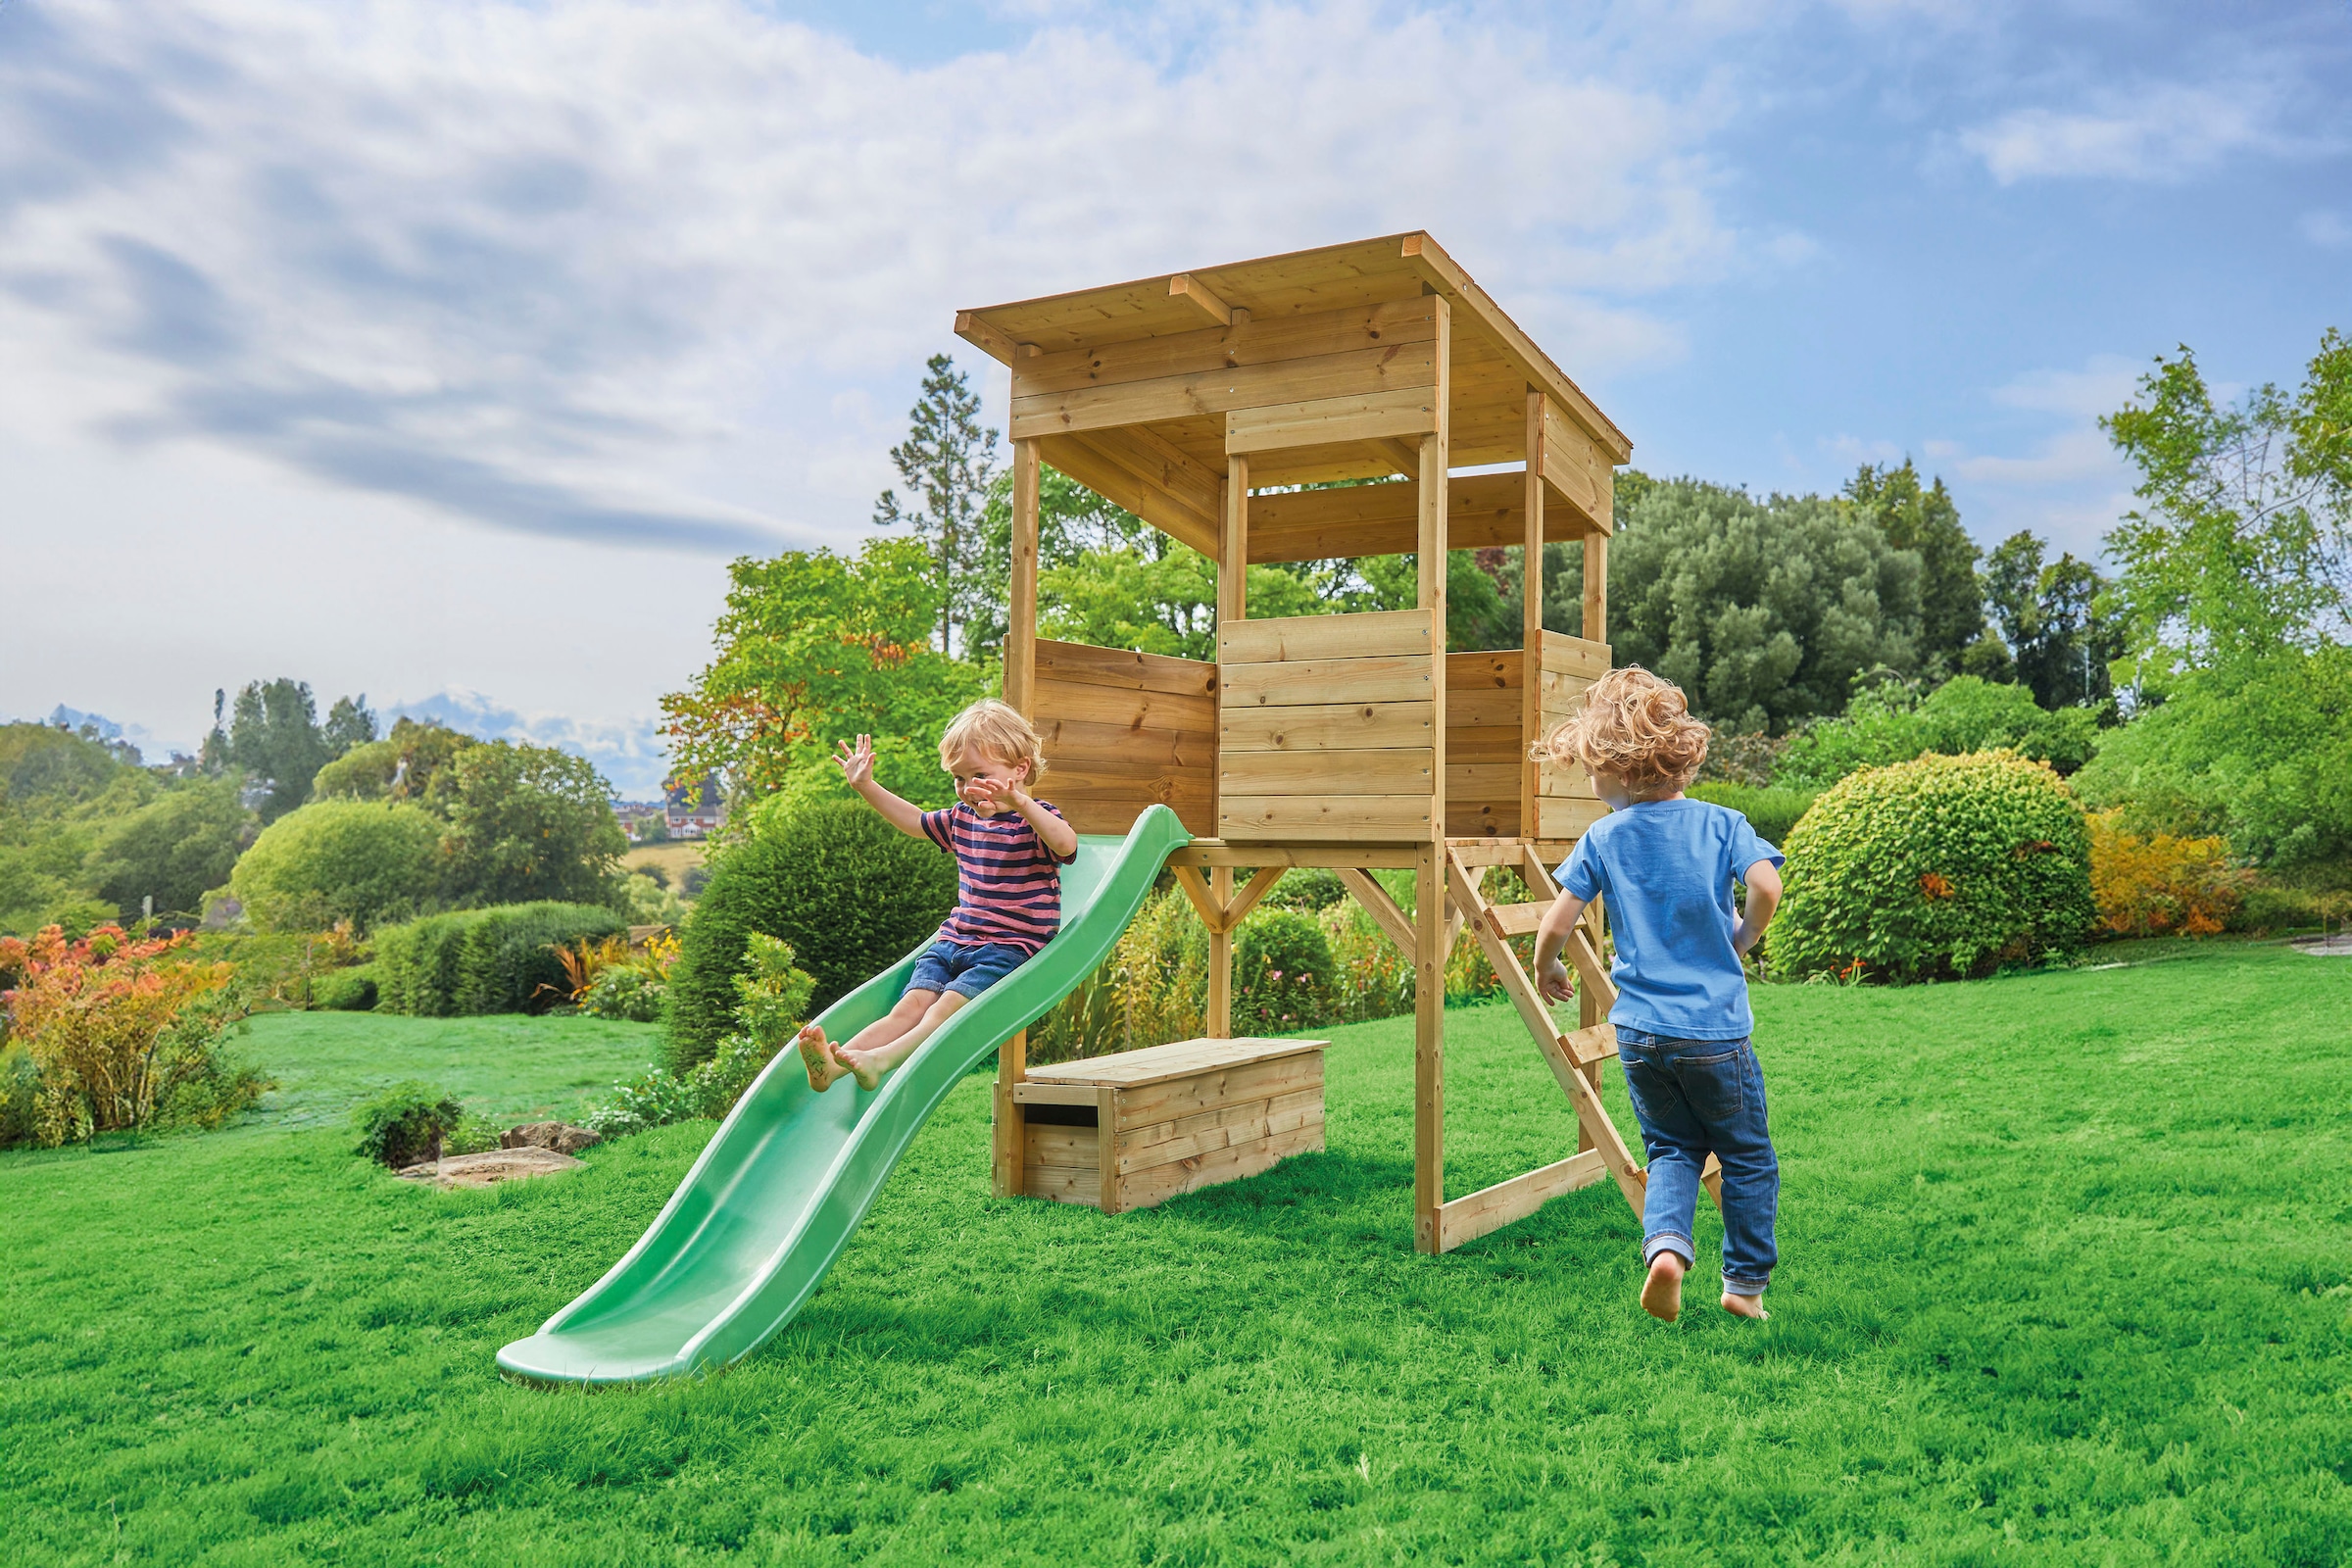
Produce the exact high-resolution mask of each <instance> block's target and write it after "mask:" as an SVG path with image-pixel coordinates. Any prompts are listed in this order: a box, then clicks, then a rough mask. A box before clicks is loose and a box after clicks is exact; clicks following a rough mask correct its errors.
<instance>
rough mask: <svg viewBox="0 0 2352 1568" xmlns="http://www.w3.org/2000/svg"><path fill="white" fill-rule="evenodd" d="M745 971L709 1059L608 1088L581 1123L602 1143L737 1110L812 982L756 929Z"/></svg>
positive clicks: (798, 1021)
mask: <svg viewBox="0 0 2352 1568" xmlns="http://www.w3.org/2000/svg"><path fill="white" fill-rule="evenodd" d="M747 950H748V951H747V955H746V958H747V965H748V966H747V968H746V969H745V971H744V972H743V973H742V974H739V975H737V976H736V977H735V997H736V1005H735V1028H734V1029H733V1030H732V1031H731V1032H730V1033H728V1034H727V1035H725V1036H724V1037H723V1038H721V1039H720V1041H719V1043H718V1049H717V1050H716V1051H715V1052H713V1053H712V1054H711V1056H710V1058H709V1059H708V1060H705V1061H702V1062H699V1063H697V1064H696V1065H695V1066H693V1067H690V1068H688V1069H687V1070H686V1071H684V1072H674V1073H673V1072H671V1071H669V1070H668V1069H667V1068H664V1067H655V1068H652V1069H651V1070H649V1071H647V1072H645V1073H644V1074H642V1075H640V1076H639V1077H637V1078H634V1079H631V1080H630V1081H628V1082H626V1083H618V1084H614V1085H613V1098H612V1099H611V1100H610V1101H607V1102H606V1103H604V1104H602V1105H599V1106H597V1107H596V1108H595V1109H593V1110H591V1111H590V1112H589V1113H588V1114H587V1115H586V1116H585V1117H583V1118H582V1125H584V1126H586V1127H587V1128H588V1130H589V1131H591V1132H596V1133H602V1134H604V1135H605V1136H606V1137H608V1138H613V1137H618V1136H621V1135H622V1134H626V1133H638V1132H643V1131H645V1130H646V1129H647V1128H649V1127H661V1126H664V1125H666V1124H668V1123H670V1122H673V1121H686V1120H688V1119H690V1118H692V1117H696V1116H708V1117H711V1118H712V1119H713V1120H716V1119H717V1118H719V1117H723V1116H724V1115H726V1113H727V1112H728V1111H730V1110H732V1109H734V1108H735V1102H736V1101H738V1100H741V1099H742V1098H743V1094H744V1091H745V1090H747V1089H749V1088H751V1087H752V1084H753V1083H754V1082H755V1081H756V1080H757V1079H758V1078H759V1076H760V1073H761V1072H763V1071H764V1070H766V1067H767V1064H768V1063H769V1062H770V1061H773V1060H774V1059H775V1057H776V1054H777V1053H778V1052H779V1051H782V1050H783V1049H784V1047H785V1045H786V1043H788V1042H789V1041H790V1040H791V1039H792V1037H793V1036H794V1035H796V1034H798V1033H799V1032H800V1028H801V1025H802V1024H803V1023H804V1022H806V1021H807V1020H808V1017H809V996H810V994H811V993H812V992H813V991H814V990H815V988H816V980H815V978H814V977H813V976H811V975H809V973H808V972H807V971H806V970H804V969H801V968H800V967H798V966H797V965H796V964H795V963H794V961H793V959H794V956H795V955H794V954H793V951H792V945H791V944H790V943H788V942H779V941H777V940H776V939H775V938H773V937H770V936H763V935H761V934H760V933H758V932H754V933H753V934H752V936H751V938H750V940H749V942H748V944H747Z"/></svg>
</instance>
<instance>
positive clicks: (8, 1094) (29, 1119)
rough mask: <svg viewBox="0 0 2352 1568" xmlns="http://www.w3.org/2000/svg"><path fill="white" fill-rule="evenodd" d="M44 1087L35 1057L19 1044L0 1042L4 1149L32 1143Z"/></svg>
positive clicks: (0, 1122)
mask: <svg viewBox="0 0 2352 1568" xmlns="http://www.w3.org/2000/svg"><path fill="white" fill-rule="evenodd" d="M40 1087H41V1069H40V1068H39V1067H38V1066H36V1065H34V1063H33V1059H32V1053H31V1052H29V1051H26V1050H25V1047H24V1045H23V1044H22V1043H21V1042H19V1041H14V1040H0V1149H14V1148H16V1147H17V1146H18V1145H19V1144H29V1143H31V1142H32V1135H33V1130H34V1129H33V1098H34V1096H36V1095H37V1094H38V1093H39V1092H40Z"/></svg>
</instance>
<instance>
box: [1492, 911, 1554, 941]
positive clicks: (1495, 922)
mask: <svg viewBox="0 0 2352 1568" xmlns="http://www.w3.org/2000/svg"><path fill="white" fill-rule="evenodd" d="M1550 907H1551V906H1550V904H1549V903H1544V904H1490V905H1488V906H1487V929H1488V930H1490V931H1492V932H1494V933H1495V935H1496V936H1498V937H1523V936H1526V935H1528V934H1529V933H1530V932H1532V931H1534V930H1535V928H1536V927H1537V926H1539V925H1542V924H1543V923H1544V910H1546V909H1548V908H1550Z"/></svg>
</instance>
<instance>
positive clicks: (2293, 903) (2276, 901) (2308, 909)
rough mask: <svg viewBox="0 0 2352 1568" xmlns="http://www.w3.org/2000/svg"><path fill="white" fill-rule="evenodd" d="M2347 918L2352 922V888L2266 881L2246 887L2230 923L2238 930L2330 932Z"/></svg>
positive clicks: (2231, 927) (2340, 925)
mask: <svg viewBox="0 0 2352 1568" xmlns="http://www.w3.org/2000/svg"><path fill="white" fill-rule="evenodd" d="M2347 921H2352V891H2348V890H2346V889H2343V888H2306V887H2288V886H2281V885H2280V884H2278V883H2277V882H2272V881H2268V880H2263V881H2257V882H2256V883H2255V884H2254V885H2253V886H2252V887H2250V888H2248V889H2246V895H2245V898H2244V900H2243V901H2242V902H2240V903H2239V905H2238V907H2237V913H2236V916H2235V917H2234V918H2233V919H2231V920H2230V922H2229V925H2230V929H2232V930H2236V931H2312V930H2323V931H2327V930H2335V929H2338V928H2341V927H2342V926H2343V925H2344V924H2345V923H2346V922H2347Z"/></svg>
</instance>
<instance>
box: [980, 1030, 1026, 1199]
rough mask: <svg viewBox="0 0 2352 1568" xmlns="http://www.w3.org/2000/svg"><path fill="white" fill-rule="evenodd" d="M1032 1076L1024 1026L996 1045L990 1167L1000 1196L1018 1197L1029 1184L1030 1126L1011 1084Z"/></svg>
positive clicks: (991, 1184) (994, 1185)
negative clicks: (993, 1150)
mask: <svg viewBox="0 0 2352 1568" xmlns="http://www.w3.org/2000/svg"><path fill="white" fill-rule="evenodd" d="M1028 1076H1029V1031H1028V1030H1026V1029H1024V1030H1022V1031H1021V1032H1020V1033H1019V1034H1017V1035H1014V1036H1013V1037H1012V1038H1011V1039H1010V1040H1007V1041H1005V1044H1004V1045H1002V1046H1000V1047H998V1048H997V1095H996V1103H995V1108H994V1109H993V1111H992V1112H991V1114H992V1115H993V1116H994V1117H995V1127H994V1131H995V1134H996V1136H995V1138H994V1139H993V1140H991V1141H992V1142H993V1143H994V1144H995V1146H996V1159H995V1161H994V1167H995V1168H994V1169H993V1170H992V1171H991V1173H990V1176H991V1180H990V1183H989V1187H990V1190H991V1191H992V1192H994V1193H995V1194H996V1195H997V1196H998V1197H999V1198H1018V1197H1020V1196H1021V1194H1022V1192H1023V1191H1024V1190H1025V1189H1026V1188H1027V1187H1028V1185H1029V1173H1028V1171H1027V1170H1025V1169H1024V1168H1023V1163H1024V1161H1025V1160H1026V1159H1027V1157H1028V1152H1029V1150H1028V1144H1029V1137H1028V1127H1027V1124H1026V1123H1025V1122H1024V1121H1023V1120H1022V1118H1021V1107H1020V1105H1019V1103H1016V1102H1015V1101H1014V1100H1013V1098H1012V1087H1013V1085H1015V1084H1017V1083H1021V1082H1023V1081H1025V1080H1026V1079H1027V1078H1028Z"/></svg>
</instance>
